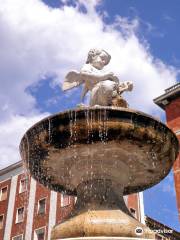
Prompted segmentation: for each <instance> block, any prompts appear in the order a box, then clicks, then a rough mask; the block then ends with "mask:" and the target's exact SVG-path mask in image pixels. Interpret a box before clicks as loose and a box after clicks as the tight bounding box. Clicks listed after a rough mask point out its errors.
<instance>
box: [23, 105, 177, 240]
mask: <svg viewBox="0 0 180 240" xmlns="http://www.w3.org/2000/svg"><path fill="white" fill-rule="evenodd" d="M20 152H21V156H22V159H23V161H24V162H25V165H26V167H27V169H29V172H30V174H31V175H32V176H33V177H34V178H35V179H36V180H37V181H39V182H40V183H42V184H43V185H45V186H47V187H48V188H50V189H52V190H55V191H58V192H64V193H66V194H69V195H75V196H77V202H76V204H75V209H74V211H73V212H72V213H71V216H70V218H68V219H65V220H64V222H62V223H61V224H59V225H56V226H55V227H54V228H53V230H52V234H51V239H52V240H55V239H56V240H57V239H63V238H66V239H70V238H73V239H80V238H82V239H88V237H92V239H98V238H99V237H103V239H106V237H108V238H109V239H113V238H114V237H116V239H128V238H129V239H133V238H134V239H154V237H155V234H154V233H152V232H150V229H149V228H147V227H146V226H144V225H143V224H141V223H139V222H138V221H137V220H136V219H135V218H133V217H132V216H131V214H130V212H129V210H128V208H127V207H126V205H125V203H124V200H123V195H126V194H131V193H136V192H139V191H143V190H145V189H147V188H149V187H151V186H153V185H155V184H157V183H159V182H160V181H161V180H162V179H163V178H164V177H165V176H166V175H167V174H168V173H169V171H170V169H171V167H172V165H173V163H174V161H175V159H176V156H177V154H178V140H177V138H176V136H175V135H174V133H173V132H172V131H171V130H170V129H169V128H168V127H167V126H166V125H165V124H163V123H161V122H160V121H158V120H157V119H154V118H153V117H151V116H149V115H147V114H144V113H142V112H139V111H135V110H132V109H127V108H114V107H93V108H87V109H76V110H71V111H66V112H63V113H58V114H55V115H52V116H50V117H48V118H45V119H43V120H42V121H40V122H38V123H37V124H35V125H34V126H33V127H31V128H30V129H29V130H28V131H27V132H26V134H25V135H24V137H23V138H22V141H21V144H20ZM137 227H141V228H142V230H143V234H142V235H141V236H138V237H137V234H136V233H135V229H136V228H137ZM120 237H121V238H120ZM108 238H107V239H108Z"/></svg>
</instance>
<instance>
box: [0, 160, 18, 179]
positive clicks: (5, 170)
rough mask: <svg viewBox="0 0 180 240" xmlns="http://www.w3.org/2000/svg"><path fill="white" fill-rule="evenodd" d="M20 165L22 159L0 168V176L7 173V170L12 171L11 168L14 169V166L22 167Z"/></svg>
mask: <svg viewBox="0 0 180 240" xmlns="http://www.w3.org/2000/svg"><path fill="white" fill-rule="evenodd" d="M22 166H23V162H22V161H19V162H16V163H14V164H12V165H10V166H8V167H6V168H3V169H1V170H0V176H2V175H4V174H6V173H8V172H10V171H12V170H14V169H16V168H19V167H22Z"/></svg>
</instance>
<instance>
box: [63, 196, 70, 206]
mask: <svg viewBox="0 0 180 240" xmlns="http://www.w3.org/2000/svg"><path fill="white" fill-rule="evenodd" d="M70 201H71V197H70V196H68V195H65V194H61V207H65V206H68V205H70V203H71V202H70Z"/></svg>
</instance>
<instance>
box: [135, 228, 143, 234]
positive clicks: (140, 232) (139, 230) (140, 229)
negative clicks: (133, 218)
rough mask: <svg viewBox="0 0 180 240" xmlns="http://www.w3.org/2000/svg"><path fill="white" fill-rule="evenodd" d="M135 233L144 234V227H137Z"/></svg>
mask: <svg viewBox="0 0 180 240" xmlns="http://www.w3.org/2000/svg"><path fill="white" fill-rule="evenodd" d="M135 234H136V235H138V236H140V235H142V234H143V229H142V227H137V228H136V229H135Z"/></svg>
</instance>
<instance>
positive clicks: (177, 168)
mask: <svg viewBox="0 0 180 240" xmlns="http://www.w3.org/2000/svg"><path fill="white" fill-rule="evenodd" d="M154 102H155V103H156V104H157V105H158V106H160V107H161V108H162V109H163V110H165V112H166V119H167V125H168V126H169V127H170V128H171V129H172V130H173V132H174V133H175V134H176V136H177V138H178V139H179V142H180V83H177V84H176V85H174V86H172V87H170V88H168V89H166V90H165V93H164V94H163V95H161V96H159V97H157V98H156V99H154ZM173 171H174V182H175V190H176V200H177V208H178V213H179V220H180V154H179V156H178V157H177V160H176V162H175V164H174V166H173Z"/></svg>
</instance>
